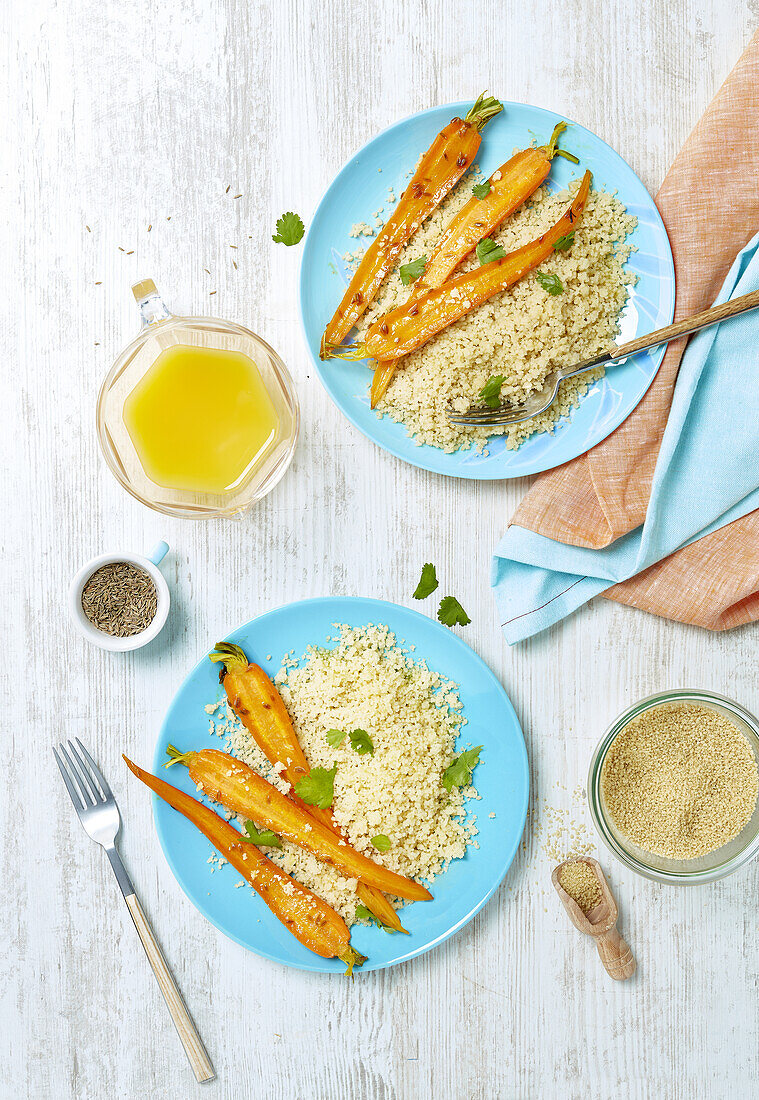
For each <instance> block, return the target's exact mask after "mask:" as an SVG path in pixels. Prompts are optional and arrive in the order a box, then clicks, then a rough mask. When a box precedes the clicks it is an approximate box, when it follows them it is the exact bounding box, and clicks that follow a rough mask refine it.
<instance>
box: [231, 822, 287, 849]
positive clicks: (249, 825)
mask: <svg viewBox="0 0 759 1100" xmlns="http://www.w3.org/2000/svg"><path fill="white" fill-rule="evenodd" d="M245 832H246V833H247V834H248V835H247V836H241V837H240V840H244V841H245V842H246V843H247V844H261V845H263V847H265V848H281V847H282V841H281V840H280V839H279V837H278V836H277V834H276V833H273V832H272V831H271V829H263V830H262V831H261V832H260V833H259V831H258V829H257V828H256V827H255V825H254V824H253V822H252V821H246V822H245Z"/></svg>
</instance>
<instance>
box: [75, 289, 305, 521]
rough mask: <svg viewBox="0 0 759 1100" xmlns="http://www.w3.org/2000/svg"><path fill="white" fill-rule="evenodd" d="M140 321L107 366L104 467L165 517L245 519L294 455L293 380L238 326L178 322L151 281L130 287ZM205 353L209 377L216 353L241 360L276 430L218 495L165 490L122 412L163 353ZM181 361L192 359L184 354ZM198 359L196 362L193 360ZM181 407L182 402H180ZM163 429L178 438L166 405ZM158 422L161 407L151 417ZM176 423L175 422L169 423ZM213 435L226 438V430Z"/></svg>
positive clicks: (101, 405)
mask: <svg viewBox="0 0 759 1100" xmlns="http://www.w3.org/2000/svg"><path fill="white" fill-rule="evenodd" d="M132 293H133V294H134V297H135V300H136V302H137V305H138V306H139V309H140V314H141V316H142V329H141V330H140V333H139V335H138V337H137V339H136V340H134V341H133V342H132V343H131V344H130V345H129V347H127V348H125V349H124V351H123V352H122V353H121V355H120V356H119V357H118V359H117V360H116V362H115V363H114V364H113V366H112V367H111V370H110V371H109V373H108V375H107V377H106V379H105V381H104V382H103V385H102V387H101V389H100V394H99V397H98V403H97V431H98V440H99V442H100V447H101V450H102V452H103V456H104V458H105V461H106V464H107V465H108V468H109V469H110V470H111V472H112V473H113V474H114V476H115V477H116V479H117V480H118V481H119V482H120V483H121V484H122V485H123V487H124V488H125V489H126V490H127V492H128V493H131V494H132V496H133V497H136V498H137V500H140V501H142V503H143V504H146V505H147V506H148V507H149V508H155V509H156V511H159V512H164V513H165V514H166V515H170V516H184V517H186V518H190V519H208V518H211V517H213V516H233V517H239V516H242V515H243V513H244V512H246V511H247V509H248V508H250V507H251V505H253V504H255V503H256V501H258V500H260V499H261V497H263V496H265V495H266V493H268V492H270V491H271V489H273V488H274V486H275V485H276V484H277V482H278V481H279V480H280V478H281V477H282V476H283V474H284V473H285V471H286V470H287V467H288V466H289V464H290V462H291V460H292V457H293V453H294V451H295V442H296V439H297V436H298V428H299V419H300V418H299V411H298V401H297V398H296V396H295V390H294V388H293V383H292V379H291V378H290V375H289V373H288V371H287V368H286V367H285V365H284V363H283V362H282V360H281V359H280V357H279V356H278V355H277V353H276V352H275V351H274V350H273V348H271V347H269V345H268V344H267V343H266V341H264V340H262V339H261V337H260V336H256V334H255V333H254V332H251V331H250V330H249V329H246V328H243V327H242V325H237V324H233V323H232V322H229V321H221V320H218V319H217V318H215V317H176V316H174V315H173V314H172V313H171V312H170V311H169V310H168V309H167V307H166V305H165V304H164V302H163V299H162V298H161V296H160V294H159V293H158V291H157V290H156V287H155V284H154V283H153V281H152V280H151V279H145V280H143V281H141V282H139V283H135V285H134V286H133V287H132ZM176 345H180V346H181V347H183V348H184V349H208V350H209V357H208V358H209V370H213V362H214V360H213V358H212V355H213V353H214V352H215V353H216V354H217V356H218V353H219V352H228V353H229V352H231V353H235V356H236V358H237V359H238V361H239V357H240V356H244V357H246V358H245V361H246V362H247V361H250V363H251V369H252V370H253V371H257V374H258V376H259V377H260V380H261V382H262V383H263V388H264V389H265V391H266V395H268V400H269V401H270V402H271V407H272V409H273V412H274V417H273V418H272V419H273V420H274V421H275V426H274V427H273V428H272V433H271V436H270V438H269V440H268V442H267V446H266V450H265V453H262V455H261V457H260V460H258V459H257V460H254V461H251V463H250V465H249V466H248V467H246V468H244V469H242V470H241V471H240V474H239V476H238V477H236V478H235V480H234V481H233V483H231V484H229V485H228V486H227V487H226V488H225V489H223V490H221V491H208V490H207V489H189V488H177V487H175V486H174V487H172V486H170V485H167V484H162V483H161V480H160V478H157V477H156V476H155V474H153V475H151V474H150V473H149V472H148V470H149V468H150V465H149V463H147V462H146V460H145V454H144V453H143V454H142V455H141V453H140V450H139V449H138V448H139V442H137V443H136V442H135V439H134V438H133V435H132V434H131V433H130V430H129V428H128V425H127V420H126V418H125V405H126V403H127V400H128V399H129V398H130V395H132V394H133V393H134V391H135V387H137V386H138V385H139V384H140V383H141V382H143V380H144V379H145V378H146V375H148V373H149V372H150V371H151V368H153V367H154V365H155V364H156V363H157V361H158V360H159V357H160V356H162V354H163V353H165V352H167V349H171V348H173V347H174V346H176ZM186 354H188V355H189V354H194V352H191V351H186ZM196 359H197V356H196ZM180 404H181V402H180ZM165 405H166V408H165V416H166V418H167V420H166V423H167V424H169V423H171V427H172V431H173V432H174V433H176V432H177V431H179V432H181V431H182V424H181V423H178V422H177V410H176V408H174V407H172V402H171V401H166V402H165ZM154 413H155V414H156V415H157V417H158V422H160V419H161V418H162V417H163V415H164V410H163V407H160V408H158V409H156V410H154ZM172 416H174V420H173V421H172V420H171V418H172ZM214 430H215V431H217V432H223V425H219V424H216V425H215V426H214Z"/></svg>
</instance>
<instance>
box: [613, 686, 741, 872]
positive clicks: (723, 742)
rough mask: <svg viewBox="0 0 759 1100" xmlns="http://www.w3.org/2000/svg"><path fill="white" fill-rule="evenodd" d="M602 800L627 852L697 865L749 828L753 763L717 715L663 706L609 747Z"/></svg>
mask: <svg viewBox="0 0 759 1100" xmlns="http://www.w3.org/2000/svg"><path fill="white" fill-rule="evenodd" d="M601 794H602V797H603V799H604V803H605V809H606V813H607V816H608V817H609V819H610V821H611V822H612V823H613V824H614V826H615V827H616V828H617V829H618V830H619V832H620V833H621V834H622V836H624V837H626V838H627V839H628V840H629V841H632V843H633V844H635V845H637V846H638V847H639V848H641V849H643V850H644V851H646V852H651V853H653V854H654V855H658V856H664V857H665V858H668V859H677V860H685V859H697V858H698V857H700V856H705V855H707V854H708V853H709V852H713V851H715V850H716V849H717V848H721V847H722V845H723V844H727V843H728V841H730V840H732V839H733V838H734V837H736V836H738V834H739V833H740V832H741V830H742V829H743V828H744V827H745V826H746V825H747V824H748V822H749V821H750V819H751V816H752V814H753V812H754V808H755V806H756V800H757V765H756V759H755V757H754V753H753V750H752V748H751V745H750V744H749V742H748V741H747V739H746V737H745V736H744V735H743V734H742V733H741V731H740V730H739V729H738V727H737V726H736V725H734V723H733V722H731V721H730V720H729V719H728V718H726V717H725V716H724V715H722V714H720V713H719V712H718V711H716V710H713V709H712V708H711V707H706V706H701V705H699V704H696V703H661V704H658V705H657V706H653V707H650V708H649V709H648V710H645V711H643V713H642V714H639V715H637V716H636V717H635V718H633V719H632V720H631V721H630V722H629V723H628V724H627V725H626V726H625V727H624V728H623V729H622V730H621V731H620V732H619V733H618V734H617V736H616V737H615V738H614V740H613V741H612V743H611V746H610V747H609V750H608V752H607V754H606V759H605V760H604V763H603V767H602V769H601Z"/></svg>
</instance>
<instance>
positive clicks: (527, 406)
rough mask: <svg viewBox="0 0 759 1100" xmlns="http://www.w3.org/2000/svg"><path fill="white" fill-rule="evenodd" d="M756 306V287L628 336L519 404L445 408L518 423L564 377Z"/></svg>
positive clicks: (544, 405) (485, 422) (481, 424)
mask: <svg viewBox="0 0 759 1100" xmlns="http://www.w3.org/2000/svg"><path fill="white" fill-rule="evenodd" d="M757 308H759V290H752V291H751V293H750V294H742V295H741V296H740V297H739V298H731V299H730V300H729V301H727V302H723V303H722V304H721V305H718V306H711V308H710V309H705V310H703V312H702V313H695V314H693V316H691V317H684V318H683V319H682V321H677V322H675V324H673V325H667V326H666V328H660V329H657V330H656V331H655V332H649V333H647V334H646V335H645V336H637V337H636V338H635V339H634V340H628V342H627V343H626V344H613V345H612V347H610V348H609V350H608V351H606V352H604V353H603V355H597V356H596V357H595V359H583V360H582V362H580V363H573V364H572V366H570V367H561V368H559V370H555V371H552V373H551V374H549V375H548V377H547V378H546V380H545V382H544V384H543V386H542V387H541V389H539V390H537V391H536V392H535V393H532V394H530V396H529V397H528V398H527V400H526V401H525V402H524V403H523V404H522V405H498V406H497V407H496V408H488V409H483V408H472V409H469V410H468V411H467V412H465V413H457V412H453V411H452V410H450V409H449V410H448V411H447V412H446V416H447V417H448V419H449V420H450V422H451V424H464V425H468V426H469V427H471V428H489V427H497V426H502V425H504V424H518V423H519V422H520V421H521V420H529V419H531V418H532V417H533V416H538V415H539V414H540V413H542V412H545V411H546V409H549V408H550V407H551V405H553V403H554V401H555V400H556V395H557V394H558V392H559V386H560V385H561V383H562V382H563V381H564V380H565V379H566V378H573V377H574V376H575V375H576V374H583V372H584V371H586V370H592V369H593V367H602V366H605V365H608V364H609V363H619V362H620V361H621V360H622V359H626V358H627V356H628V355H634V354H635V353H636V352H638V351H647V350H648V349H649V348H656V347H658V346H659V345H660V344H668V343H669V342H670V340H676V339H677V338H678V337H680V336H690V335H691V333H693V332H699V331H700V330H701V329H702V328H708V327H709V326H710V325H717V324H719V322H720V321H726V320H727V319H728V317H737V316H738V314H740V313H747V312H748V311H749V310H752V309H757Z"/></svg>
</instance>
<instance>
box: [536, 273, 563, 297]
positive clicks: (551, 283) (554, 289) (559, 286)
mask: <svg viewBox="0 0 759 1100" xmlns="http://www.w3.org/2000/svg"><path fill="white" fill-rule="evenodd" d="M535 278H536V279H537V281H538V282H539V283H540V285H541V286H542V287H543V290H545V292H546V294H550V295H551V297H552V298H555V297H556V295H557V294H561V292H562V291H563V290H564V284H563V283H562V281H561V279H560V278H559V276H558V275H554V274H553V273H552V272H551V273H549V272H547V271H539V272H538V273H537V275H536V276H535Z"/></svg>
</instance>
